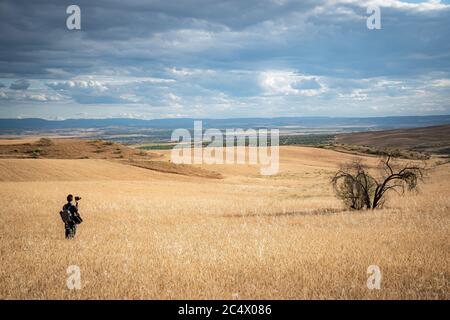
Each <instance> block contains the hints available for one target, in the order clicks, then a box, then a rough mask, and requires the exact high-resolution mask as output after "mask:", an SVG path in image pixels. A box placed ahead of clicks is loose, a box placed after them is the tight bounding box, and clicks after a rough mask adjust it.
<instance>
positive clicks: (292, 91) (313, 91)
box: [260, 70, 327, 97]
mask: <svg viewBox="0 0 450 320" xmlns="http://www.w3.org/2000/svg"><path fill="white" fill-rule="evenodd" d="M311 84H315V86H311ZM260 85H261V87H262V88H263V89H264V90H265V92H266V94H268V95H277V94H281V95H301V96H306V97H312V96H317V95H320V94H321V93H324V92H326V91H327V88H326V87H325V86H324V85H322V84H321V83H320V80H319V78H318V77H315V76H306V75H301V74H297V73H295V72H293V71H283V70H275V71H273V70H272V71H264V72H262V73H261V75H260Z"/></svg>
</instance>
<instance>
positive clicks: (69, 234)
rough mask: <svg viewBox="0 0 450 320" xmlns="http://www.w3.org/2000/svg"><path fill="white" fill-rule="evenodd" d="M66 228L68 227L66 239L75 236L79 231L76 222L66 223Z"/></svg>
mask: <svg viewBox="0 0 450 320" xmlns="http://www.w3.org/2000/svg"><path fill="white" fill-rule="evenodd" d="M64 228H65V229H66V239H73V238H75V234H76V233H77V225H76V224H75V223H66V224H65V225H64Z"/></svg>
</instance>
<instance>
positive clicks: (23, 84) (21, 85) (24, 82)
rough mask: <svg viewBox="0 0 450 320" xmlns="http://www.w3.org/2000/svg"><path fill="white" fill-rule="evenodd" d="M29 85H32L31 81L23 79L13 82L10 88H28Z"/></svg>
mask: <svg viewBox="0 0 450 320" xmlns="http://www.w3.org/2000/svg"><path fill="white" fill-rule="evenodd" d="M29 86H30V82H29V81H27V80H25V79H21V80H17V81H14V82H13V83H11V84H10V86H9V88H10V89H12V90H27V89H28V87H29Z"/></svg>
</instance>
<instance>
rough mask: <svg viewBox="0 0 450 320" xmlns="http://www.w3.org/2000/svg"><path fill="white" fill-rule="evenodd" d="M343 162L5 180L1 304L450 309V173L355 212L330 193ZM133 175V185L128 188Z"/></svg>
mask: <svg viewBox="0 0 450 320" xmlns="http://www.w3.org/2000/svg"><path fill="white" fill-rule="evenodd" d="M342 157H344V158H342ZM347 157H349V156H348V155H342V154H338V153H334V152H331V151H323V150H318V151H314V149H313V150H312V151H311V150H310V149H306V148H298V149H295V148H286V149H284V150H283V152H282V159H281V160H282V165H281V172H280V174H279V175H277V176H273V177H260V176H257V175H256V174H255V172H257V170H254V168H246V167H245V166H243V167H234V166H231V167H227V166H223V167H220V166H213V167H214V169H215V170H218V171H220V170H221V172H222V173H223V174H224V176H225V179H223V180H213V179H202V178H195V177H179V176H176V175H170V174H159V175H158V176H155V177H153V176H148V177H147V176H145V174H144V172H146V171H145V169H139V168H132V167H127V166H123V167H120V168H119V167H118V166H115V167H114V168H116V169H115V170H124V171H123V172H120V174H119V173H114V174H117V176H118V177H120V178H121V180H116V179H114V177H115V176H114V175H113V176H111V177H108V176H107V175H106V174H105V175H104V176H101V177H97V178H96V179H89V177H88V176H86V177H85V178H86V179H85V181H64V179H63V178H62V177H60V176H56V175H55V177H54V179H53V180H54V181H45V180H44V181H39V180H40V179H38V177H37V176H38V175H39V174H38V173H36V172H34V173H28V174H29V180H30V181H25V180H27V179H25V178H26V177H25V178H24V176H22V177H21V179H19V178H17V179H16V180H17V181H14V180H15V179H14V177H15V176H14V175H12V174H11V173H9V177H11V178H9V181H3V182H0V184H1V189H0V237H1V241H0V250H1V255H0V265H1V268H0V298H2V299H5V298H6V299H8V298H19V299H43V298H55V299H103V298H112V299H123V298H125V299H141V298H146V299H182V298H189V299H203V298H212V299H219V298H220V299H232V298H237V297H238V298H240V299H257V298H258V299H310V298H318V299H347V298H349V299H386V298H395V299H397V298H398V299H406V298H412V299H448V298H449V297H450V294H449V279H450V266H449V249H450V248H449V243H450V242H449V240H450V239H449V238H450V236H449V226H450V224H449V222H450V199H449V196H448V195H449V191H450V170H448V169H449V166H448V165H447V166H443V167H441V168H440V169H437V170H436V171H434V172H433V173H432V174H431V177H430V178H429V179H428V181H427V183H426V184H425V185H423V187H422V190H421V193H419V194H418V195H415V194H410V195H406V196H404V197H399V196H396V195H392V196H391V197H390V199H389V201H388V203H387V208H385V209H383V210H377V211H375V212H372V211H364V212H350V211H345V210H344V209H343V208H342V205H341V203H340V202H339V201H338V200H337V199H336V198H335V197H334V195H333V192H332V190H331V188H330V186H329V178H330V175H331V174H332V173H333V171H334V170H335V168H337V166H338V164H339V163H340V162H341V161H343V160H346V159H347ZM2 161H3V160H2ZM17 161H20V160H17ZM35 161H40V162H39V163H41V164H42V165H43V166H45V161H46V160H35ZM53 161H58V160H53ZM79 161H84V162H82V164H83V166H84V167H85V170H88V168H89V166H91V165H92V168H93V170H94V171H95V170H98V169H97V167H96V166H97V165H98V162H97V163H96V164H95V166H94V164H93V163H91V162H90V160H79ZM369 161H373V160H369ZM53 165H54V162H53ZM105 165H106V162H105ZM4 167H5V166H3V167H2V168H4ZM4 170H6V169H4ZM9 170H10V171H11V172H14V168H13V167H10V168H9ZM111 170H112V169H111ZM126 170H132V171H130V172H131V173H130V176H132V177H133V179H135V180H128V181H127V180H123V176H124V175H125V174H126V172H127V171H126ZM136 170H143V171H141V172H143V175H144V176H145V177H146V178H145V179H136V178H137V177H136V172H137V171H136ZM21 172H22V171H21ZM2 174H4V172H2ZM21 174H22V175H26V174H27V173H24V172H22V173H21ZM92 174H93V175H94V176H95V172H92ZM5 176H6V174H5ZM30 177H32V178H30ZM100 178H101V179H100ZM31 180H35V181H31ZM68 193H76V194H79V195H81V196H82V197H83V200H82V201H81V202H80V206H81V214H82V216H83V218H84V220H85V222H84V223H83V224H82V225H81V226H80V227H79V230H78V235H77V238H76V240H74V241H67V240H65V239H64V228H63V225H62V222H61V221H60V218H59V216H58V211H59V209H60V207H61V206H62V204H63V202H64V199H65V196H66V195H67V194H68ZM69 265H78V266H79V267H80V269H81V285H82V288H81V290H69V289H68V288H67V286H66V278H67V277H68V275H67V274H66V269H67V267H68V266H69ZM369 265H378V266H379V267H380V269H381V272H382V282H381V289H380V290H369V289H368V288H367V286H366V281H367V278H368V275H367V267H368V266H369Z"/></svg>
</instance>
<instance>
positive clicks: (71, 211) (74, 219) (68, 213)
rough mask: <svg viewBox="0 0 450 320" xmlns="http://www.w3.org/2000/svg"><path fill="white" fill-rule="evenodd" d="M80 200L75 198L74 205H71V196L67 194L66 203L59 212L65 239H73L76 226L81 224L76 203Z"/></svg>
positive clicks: (81, 220)
mask: <svg viewBox="0 0 450 320" xmlns="http://www.w3.org/2000/svg"><path fill="white" fill-rule="evenodd" d="M80 200H81V197H78V196H76V197H75V205H73V204H72V201H73V195H71V194H69V195H68V196H67V203H66V204H65V205H64V206H63V208H62V211H61V212H60V215H61V218H62V220H63V222H64V228H65V230H66V239H73V238H74V237H75V234H76V232H77V225H78V224H80V223H81V222H83V219H81V216H80V214H79V213H78V201H80Z"/></svg>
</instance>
